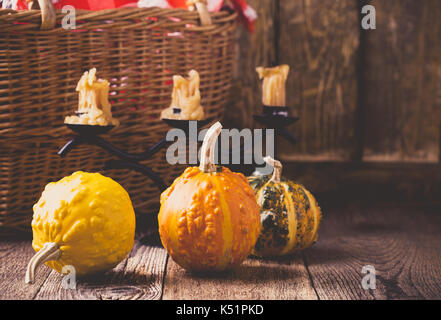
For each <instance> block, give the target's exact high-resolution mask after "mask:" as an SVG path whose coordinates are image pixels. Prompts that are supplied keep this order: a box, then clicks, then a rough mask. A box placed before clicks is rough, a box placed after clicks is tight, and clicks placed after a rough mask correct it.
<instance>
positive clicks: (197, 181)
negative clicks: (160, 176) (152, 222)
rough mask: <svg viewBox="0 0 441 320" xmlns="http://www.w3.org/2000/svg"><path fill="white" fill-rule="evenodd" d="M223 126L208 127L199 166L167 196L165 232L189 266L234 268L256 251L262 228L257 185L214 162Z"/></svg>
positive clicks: (170, 247)
mask: <svg viewBox="0 0 441 320" xmlns="http://www.w3.org/2000/svg"><path fill="white" fill-rule="evenodd" d="M221 129H222V125H221V124H220V123H219V122H217V123H216V124H214V125H213V126H212V127H211V128H210V129H209V130H208V132H207V134H206V136H205V138H204V142H203V144H202V149H201V162H200V166H199V167H189V168H187V169H186V170H185V171H184V173H183V174H182V175H181V176H180V177H178V178H177V179H176V180H175V181H174V182H173V184H172V185H171V186H170V187H169V188H168V189H167V190H165V191H164V192H163V193H162V195H161V209H160V212H159V216H158V222H159V234H160V236H161V241H162V244H163V246H164V247H165V249H166V250H167V251H168V253H169V254H170V256H171V257H172V258H173V260H174V261H175V262H176V263H177V264H179V265H180V266H181V267H183V268H184V269H186V270H190V271H211V270H213V271H214V270H225V269H230V268H233V267H235V266H237V265H239V264H240V263H242V261H243V260H245V258H246V257H248V255H249V254H250V252H251V250H252V248H253V247H254V245H255V243H256V241H257V238H258V236H259V233H260V215H259V206H258V204H257V201H256V198H255V195H254V192H253V189H251V187H250V185H249V183H248V181H247V179H246V178H245V176H244V175H243V174H241V173H234V172H231V171H230V170H229V169H228V168H224V167H218V166H216V165H214V149H215V148H214V146H215V143H216V139H217V137H218V135H219V133H220V132H221Z"/></svg>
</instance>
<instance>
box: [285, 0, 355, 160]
mask: <svg viewBox="0 0 441 320" xmlns="http://www.w3.org/2000/svg"><path fill="white" fill-rule="evenodd" d="M279 6H280V8H279V11H280V19H279V24H280V31H279V41H278V52H279V54H278V55H279V61H278V62H279V63H280V64H283V63H286V64H289V65H290V66H291V72H290V75H289V77H288V81H287V88H288V91H287V105H288V106H289V107H290V108H291V111H292V113H293V114H297V115H298V116H299V117H300V121H299V122H298V124H296V125H294V126H293V128H292V130H293V133H296V134H298V135H300V142H299V143H298V144H297V145H296V146H292V145H291V144H289V143H288V142H286V141H284V140H280V143H281V146H280V148H279V150H283V152H282V153H281V155H280V157H282V158H283V159H285V160H288V159H290V160H350V159H351V157H352V155H353V153H354V152H355V146H356V136H355V130H354V129H355V127H356V110H357V100H358V96H357V90H358V86H357V71H358V70H357V67H358V47H359V7H358V3H357V1H353V0H335V1H321V0H308V1H279Z"/></svg>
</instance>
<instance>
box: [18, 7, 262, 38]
mask: <svg viewBox="0 0 441 320" xmlns="http://www.w3.org/2000/svg"><path fill="white" fill-rule="evenodd" d="M166 1H167V2H168V3H169V4H170V6H171V7H173V8H188V7H187V0H166ZM52 2H55V1H54V0H53V1H52ZM224 2H225V0H208V8H209V9H210V10H211V11H214V12H217V11H219V10H220V9H221V7H222V5H223V4H224ZM230 2H231V4H232V5H233V7H234V9H235V10H236V11H237V12H238V13H239V16H240V18H241V20H242V22H243V23H244V24H245V26H246V27H247V29H248V30H249V31H251V32H253V31H254V20H255V18H256V17H255V16H254V14H255V13H254V10H252V8H251V7H250V6H249V5H248V4H247V2H246V0H230ZM137 3H138V0H59V1H58V2H56V3H54V7H55V8H56V9H62V8H63V7H64V6H66V5H71V6H73V7H75V8H76V9H84V10H93V11H98V10H104V9H114V8H120V7H137ZM17 9H18V10H25V9H27V3H26V1H25V0H18V2H17ZM250 11H251V12H252V13H253V14H250Z"/></svg>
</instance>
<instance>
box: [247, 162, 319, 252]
mask: <svg viewBox="0 0 441 320" xmlns="http://www.w3.org/2000/svg"><path fill="white" fill-rule="evenodd" d="M264 160H265V162H267V163H268V164H270V165H271V166H273V167H274V172H273V175H272V176H271V175H253V176H251V177H248V181H249V183H250V185H251V187H252V188H253V189H254V193H255V195H256V199H257V203H258V204H259V206H260V220H261V223H262V229H261V232H260V236H259V238H258V240H257V242H256V246H255V248H254V250H253V252H252V254H253V255H255V256H258V257H272V256H281V255H288V254H291V253H293V252H296V251H299V250H302V249H304V248H307V247H309V246H310V245H311V244H313V243H314V242H316V241H317V238H318V229H319V226H320V220H321V209H320V207H319V206H318V204H317V202H316V200H315V198H314V196H313V195H312V194H311V193H310V192H309V191H308V190H306V189H305V187H303V186H302V185H299V184H296V183H294V182H293V181H290V180H287V179H284V178H282V177H281V176H282V164H281V163H280V162H279V161H277V160H274V159H273V158H271V157H266V158H265V159H264Z"/></svg>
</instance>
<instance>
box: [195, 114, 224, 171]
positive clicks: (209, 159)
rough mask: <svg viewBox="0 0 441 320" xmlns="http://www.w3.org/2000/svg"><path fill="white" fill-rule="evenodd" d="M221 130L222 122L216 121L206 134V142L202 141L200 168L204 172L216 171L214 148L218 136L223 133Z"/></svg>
mask: <svg viewBox="0 0 441 320" xmlns="http://www.w3.org/2000/svg"><path fill="white" fill-rule="evenodd" d="M221 130H222V125H221V123H220V122H216V123H215V124H213V125H212V126H211V127H210V129H208V131H207V134H206V135H205V138H204V142H202V147H201V163H200V165H199V170H201V171H203V172H215V171H216V166H215V164H214V149H215V145H216V140H217V137H218V136H219V134H220V133H221Z"/></svg>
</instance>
